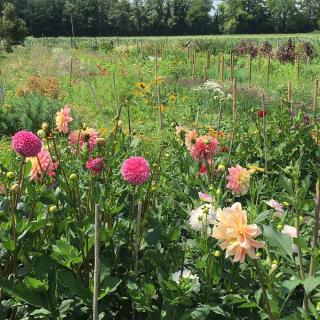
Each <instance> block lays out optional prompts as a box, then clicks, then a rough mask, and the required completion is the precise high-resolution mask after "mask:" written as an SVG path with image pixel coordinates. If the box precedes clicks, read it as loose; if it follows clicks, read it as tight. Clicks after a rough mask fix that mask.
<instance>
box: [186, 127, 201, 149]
mask: <svg viewBox="0 0 320 320" xmlns="http://www.w3.org/2000/svg"><path fill="white" fill-rule="evenodd" d="M197 138H198V133H197V130H196V129H193V130H191V131H189V132H188V133H187V135H186V146H187V149H188V150H189V151H191V148H192V146H193V145H194V144H195V143H196V140H197Z"/></svg>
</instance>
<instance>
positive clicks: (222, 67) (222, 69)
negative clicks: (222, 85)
mask: <svg viewBox="0 0 320 320" xmlns="http://www.w3.org/2000/svg"><path fill="white" fill-rule="evenodd" d="M221 81H222V82H223V81H224V54H223V55H222V62H221Z"/></svg>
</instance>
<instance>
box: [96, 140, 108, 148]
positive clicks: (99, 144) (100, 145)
mask: <svg viewBox="0 0 320 320" xmlns="http://www.w3.org/2000/svg"><path fill="white" fill-rule="evenodd" d="M96 142H97V146H98V147H104V146H105V145H106V143H107V142H106V139H105V138H97V140H96Z"/></svg>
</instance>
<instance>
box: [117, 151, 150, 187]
mask: <svg viewBox="0 0 320 320" xmlns="http://www.w3.org/2000/svg"><path fill="white" fill-rule="evenodd" d="M121 174H122V177H123V179H124V180H126V181H128V182H129V183H131V184H134V185H140V184H143V183H145V182H146V181H147V180H148V178H149V176H150V167H149V163H148V161H147V160H146V159H144V158H143V157H131V158H129V159H127V160H125V161H124V163H123V165H122V167H121Z"/></svg>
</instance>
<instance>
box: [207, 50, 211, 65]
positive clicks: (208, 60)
mask: <svg viewBox="0 0 320 320" xmlns="http://www.w3.org/2000/svg"><path fill="white" fill-rule="evenodd" d="M210 66H211V54H210V51H209V50H208V51H207V69H210Z"/></svg>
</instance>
